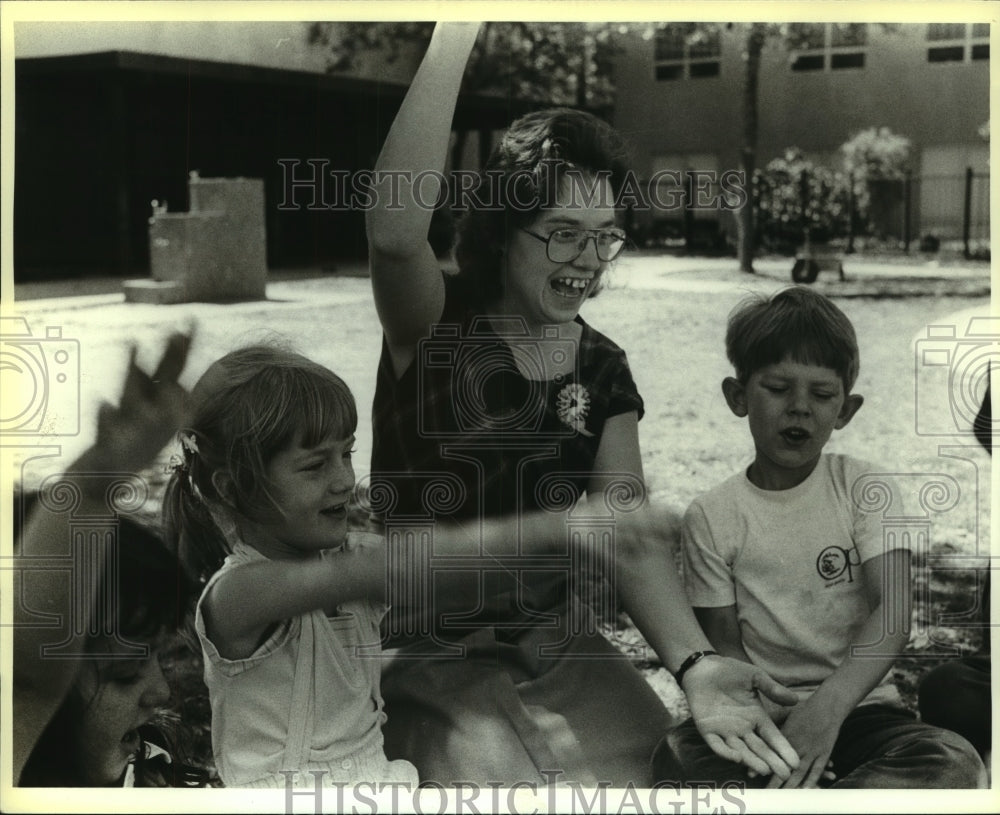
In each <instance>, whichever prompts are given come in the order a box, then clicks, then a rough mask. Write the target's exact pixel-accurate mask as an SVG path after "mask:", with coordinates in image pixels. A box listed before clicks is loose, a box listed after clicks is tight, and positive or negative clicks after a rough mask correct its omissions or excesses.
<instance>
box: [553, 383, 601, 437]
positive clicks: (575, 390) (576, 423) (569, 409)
mask: <svg viewBox="0 0 1000 815" xmlns="http://www.w3.org/2000/svg"><path fill="white" fill-rule="evenodd" d="M589 412H590V394H589V393H587V389H586V388H585V387H584V386H583V385H580V384H578V383H576V382H572V383H570V384H569V385H567V386H566V387H565V388H563V389H562V390H561V391H559V395H558V396H557V397H556V415H558V416H559V421H561V422H562V423H563V424H564V425H566V426H567V427H570V428H572V429H573V430H575V431H576V432H577V433H579V434H581V435H583V436H590V437H593V435H594V434H593V433H591V432H590V431H589V430H587V414H588V413H589Z"/></svg>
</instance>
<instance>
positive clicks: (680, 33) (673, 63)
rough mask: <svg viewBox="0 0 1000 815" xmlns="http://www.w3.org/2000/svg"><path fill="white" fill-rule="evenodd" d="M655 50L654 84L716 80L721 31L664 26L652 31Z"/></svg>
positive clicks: (689, 25) (714, 26) (707, 26)
mask: <svg viewBox="0 0 1000 815" xmlns="http://www.w3.org/2000/svg"><path fill="white" fill-rule="evenodd" d="M655 49H656V50H655V53H654V62H655V65H656V78H657V79H658V80H670V79H698V78H701V77H706V76H718V75H719V58H720V57H721V55H722V37H721V27H720V26H719V25H718V24H715V23H666V24H664V25H663V26H661V27H660V28H659V29H657V31H656V45H655Z"/></svg>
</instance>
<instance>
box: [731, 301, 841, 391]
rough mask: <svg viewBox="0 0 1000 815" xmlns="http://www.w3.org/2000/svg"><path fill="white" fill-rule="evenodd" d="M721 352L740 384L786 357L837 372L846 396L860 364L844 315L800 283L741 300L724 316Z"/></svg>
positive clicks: (829, 302)
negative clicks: (725, 324) (769, 295)
mask: <svg viewBox="0 0 1000 815" xmlns="http://www.w3.org/2000/svg"><path fill="white" fill-rule="evenodd" d="M726 356H727V357H729V361H730V362H731V363H732V364H733V367H734V368H735V369H736V378H737V379H739V381H740V382H742V383H743V384H746V382H747V380H748V379H749V378H750V376H751V375H752V374H753V373H754V372H755V371H758V370H760V369H761V368H763V367H765V366H767V365H774V364H776V363H778V362H781V361H782V360H783V359H785V358H786V357H788V358H790V359H792V360H794V361H796V362H804V363H811V364H814V365H821V366H823V367H824V368H831V369H832V370H834V371H836V372H837V373H838V374H839V375H840V378H841V379H842V380H843V383H844V393H845V394H848V393H850V392H851V388H853V387H854V383H855V381H856V380H857V378H858V370H859V368H860V365H861V359H860V354H859V352H858V339H857V336H856V335H855V333H854V326H852V325H851V321H850V320H849V319H847V315H845V314H844V312H842V311H841V310H840V309H839V308H837V306H835V305H834V304H833V302H832V301H831V300H830V299H829V298H828V297H824V296H823V295H822V294H819V293H817V292H815V291H813V290H812V289H807V288H805V287H804V286H792V287H790V288H787V289H783V290H782V291H780V292H778V293H777V294H775V295H773V296H772V297H770V298H768V297H763V296H761V295H754V296H752V297H750V298H747V299H746V300H744V301H743V302H742V303H740V304H739V305H738V306H737V307H736V309H735V310H734V311H733V312H732V314H730V315H729V325H728V327H727V329H726Z"/></svg>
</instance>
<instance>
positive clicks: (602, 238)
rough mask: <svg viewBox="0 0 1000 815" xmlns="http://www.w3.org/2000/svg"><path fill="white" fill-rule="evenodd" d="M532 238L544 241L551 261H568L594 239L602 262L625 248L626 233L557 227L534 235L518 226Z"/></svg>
mask: <svg viewBox="0 0 1000 815" xmlns="http://www.w3.org/2000/svg"><path fill="white" fill-rule="evenodd" d="M520 229H521V231H522V232H526V233H527V234H529V235H531V237H533V238H538V240H540V241H542V242H544V243H545V253H546V254H547V255H548V257H549V260H551V261H552V262H553V263H570V262H572V261H574V260H576V259H577V258H578V257H580V255H582V254H583V250H584V249H586V248H587V241H589V240H590V239H591V238H593V239H594V246H595V247H597V257H598V259H599V260H600V261H602V262H603V263H607V262H609V261H612V260H614V259H615V258H616V257H618V256H619V255H620V254H621V253H622V250H623V249H624V248H625V240H626V235H625V233H624V232H622V231H621V230H619V229H557V230H555V232H550V233H549V235H548V237H546V236H545V235H536V234H535V233H534V232H529V231H528V230H527V229H525V228H524V227H520Z"/></svg>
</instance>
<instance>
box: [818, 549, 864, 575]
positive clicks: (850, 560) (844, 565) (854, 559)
mask: <svg viewBox="0 0 1000 815" xmlns="http://www.w3.org/2000/svg"><path fill="white" fill-rule="evenodd" d="M859 560H860V557H859V555H858V550H857V549H844V548H842V547H840V546H827V547H826V549H824V550H823V551H822V552H820V553H819V557H817V558H816V571H817V572H819V576H820V577H822V578H823V579H824V580H836V581H837V582H838V583H841V582H843V581H842V580H837V578H838V577H841V575H843V574H844V573H846V574H847V582H848V583H853V582H854V573H853V570H852V568H851V567H852V566H857V565H858V563H859Z"/></svg>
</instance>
